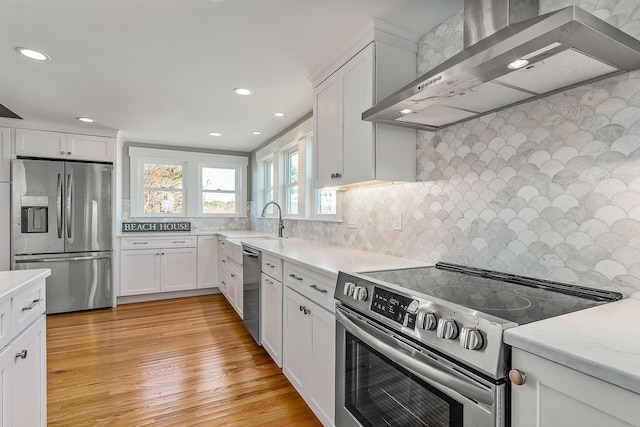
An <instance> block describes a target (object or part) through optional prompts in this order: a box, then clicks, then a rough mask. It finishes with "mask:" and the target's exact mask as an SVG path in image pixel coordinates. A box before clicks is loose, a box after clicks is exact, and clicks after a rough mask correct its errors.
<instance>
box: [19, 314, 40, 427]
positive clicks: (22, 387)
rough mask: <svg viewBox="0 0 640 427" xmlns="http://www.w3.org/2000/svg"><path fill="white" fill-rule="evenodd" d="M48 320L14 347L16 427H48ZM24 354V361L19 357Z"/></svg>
mask: <svg viewBox="0 0 640 427" xmlns="http://www.w3.org/2000/svg"><path fill="white" fill-rule="evenodd" d="M45 326H46V317H45V316H42V317H41V318H40V320H38V321H37V322H35V323H34V324H33V325H31V326H30V327H29V328H28V329H27V330H26V331H24V332H23V333H22V334H21V335H20V336H18V337H17V338H16V340H15V341H14V343H13V345H12V349H13V353H14V359H13V425H14V426H21V427H22V426H25V427H28V426H34V427H35V426H46V425H47V370H46V366H47V365H46V363H47V353H46V345H47V342H46V327H45ZM17 354H21V355H22V356H20V357H15V355H17Z"/></svg>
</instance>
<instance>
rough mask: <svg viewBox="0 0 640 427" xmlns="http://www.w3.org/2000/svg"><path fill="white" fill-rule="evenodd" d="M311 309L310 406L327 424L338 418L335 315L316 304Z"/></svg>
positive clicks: (331, 423)
mask: <svg viewBox="0 0 640 427" xmlns="http://www.w3.org/2000/svg"><path fill="white" fill-rule="evenodd" d="M310 310H311V323H312V329H311V340H312V343H311V348H312V349H313V351H312V352H311V369H310V373H311V384H310V387H309V400H310V401H311V405H310V406H311V409H312V410H313V411H314V412H315V413H316V415H317V416H318V418H320V421H322V423H323V424H324V425H333V423H334V421H335V375H334V373H335V360H336V354H335V343H336V320H335V316H334V315H333V314H331V313H329V312H328V311H326V310H324V309H322V308H320V307H319V306H317V305H315V304H314V305H313V306H312V307H310Z"/></svg>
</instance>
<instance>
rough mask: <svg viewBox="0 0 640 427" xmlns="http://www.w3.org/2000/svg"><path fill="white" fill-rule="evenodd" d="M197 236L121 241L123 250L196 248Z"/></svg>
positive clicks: (126, 239)
mask: <svg viewBox="0 0 640 427" xmlns="http://www.w3.org/2000/svg"><path fill="white" fill-rule="evenodd" d="M196 243H197V236H173V237H169V236H168V237H124V238H121V239H120V248H121V249H164V248H167V249H168V248H195V247H196Z"/></svg>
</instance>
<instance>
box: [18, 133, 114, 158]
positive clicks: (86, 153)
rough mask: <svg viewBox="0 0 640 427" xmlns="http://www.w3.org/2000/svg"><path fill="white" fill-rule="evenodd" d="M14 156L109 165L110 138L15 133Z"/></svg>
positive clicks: (112, 142)
mask: <svg viewBox="0 0 640 427" xmlns="http://www.w3.org/2000/svg"><path fill="white" fill-rule="evenodd" d="M16 155H17V156H33V157H47V158H53V159H69V160H90V161H97V162H113V157H114V141H113V138H107V137H102V136H91V135H78V134H71V133H61V132H50V131H42V130H32V129H16Z"/></svg>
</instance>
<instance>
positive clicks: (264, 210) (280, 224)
mask: <svg viewBox="0 0 640 427" xmlns="http://www.w3.org/2000/svg"><path fill="white" fill-rule="evenodd" d="M269 205H275V206H276V207H277V208H278V237H282V230H284V223H283V222H282V209H281V208H280V205H279V204H277V203H276V202H267V204H265V205H264V207H263V208H262V213H261V214H260V216H261V217H262V218H264V214H265V212H266V211H267V207H268V206H269Z"/></svg>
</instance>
